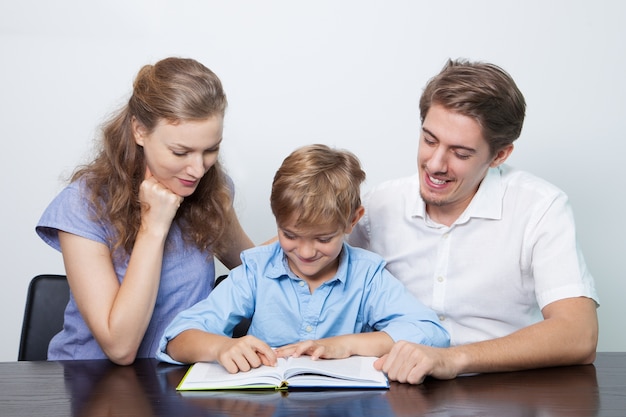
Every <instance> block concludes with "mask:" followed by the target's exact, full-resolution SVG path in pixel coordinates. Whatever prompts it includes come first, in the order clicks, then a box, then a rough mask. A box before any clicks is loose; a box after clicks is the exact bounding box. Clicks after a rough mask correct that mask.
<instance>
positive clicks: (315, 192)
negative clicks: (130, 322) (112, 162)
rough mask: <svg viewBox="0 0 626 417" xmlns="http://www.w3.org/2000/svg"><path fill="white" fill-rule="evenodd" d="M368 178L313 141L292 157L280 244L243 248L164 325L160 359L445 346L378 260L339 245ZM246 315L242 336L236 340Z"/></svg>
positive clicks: (284, 178) (272, 357)
mask: <svg viewBox="0 0 626 417" xmlns="http://www.w3.org/2000/svg"><path fill="white" fill-rule="evenodd" d="M364 180H365V173H364V172H363V170H362V169H361V166H360V163H359V161H358V159H357V158H356V157H355V156H354V155H353V154H351V153H350V152H346V151H340V150H333V149H330V148H329V147H327V146H325V145H311V146H306V147H303V148H300V149H298V150H296V151H295V152H293V153H292V154H291V155H290V156H288V157H287V158H286V159H285V160H284V161H283V164H282V165H281V167H280V168H279V170H278V171H277V173H276V175H275V177H274V182H273V185H272V193H271V197H270V202H271V207H272V212H273V214H274V216H275V218H276V224H277V226H278V243H273V244H271V245H265V246H260V247H257V248H253V249H250V250H247V251H244V252H243V254H242V261H243V264H242V265H241V266H240V267H237V268H235V269H233V270H232V271H231V273H230V277H229V279H227V280H225V281H224V282H222V283H221V284H220V285H219V286H217V287H216V288H215V290H214V291H213V293H212V295H211V296H209V297H207V298H206V299H205V300H204V301H201V302H199V303H198V304H196V305H195V306H194V307H192V308H190V309H188V310H186V311H183V312H181V313H180V314H179V315H178V316H177V317H176V318H175V319H174V321H173V322H172V323H171V324H170V325H169V326H168V328H167V329H166V330H165V334H164V335H163V338H162V339H161V343H160V346H159V352H158V353H157V358H158V359H160V360H163V361H168V362H178V363H194V362H201V361H203V362H208V361H218V362H219V363H220V364H222V366H224V368H226V369H227V370H228V371H229V372H231V373H235V372H238V371H247V370H249V369H251V368H256V367H258V366H260V365H262V364H263V365H274V364H275V363H276V358H277V357H286V356H292V355H293V356H299V355H302V354H306V355H310V356H311V357H312V358H313V359H317V358H345V357H348V356H352V355H360V356H381V355H383V354H385V353H387V352H389V350H390V349H391V347H392V346H393V344H394V341H397V340H408V341H412V342H413V343H420V344H426V345H429V346H448V345H449V336H448V333H447V332H446V331H445V330H444V329H443V327H442V326H441V325H440V324H439V322H438V319H437V316H436V315H435V314H434V312H433V311H432V310H430V309H427V308H426V307H424V306H423V305H422V304H421V303H420V302H418V301H417V299H415V298H413V297H412V296H411V295H409V293H408V292H407V291H406V290H405V288H404V287H403V286H402V284H400V282H399V281H397V280H396V279H395V278H394V277H393V276H392V275H391V274H390V273H389V272H388V271H387V270H385V269H384V267H385V263H384V261H383V260H382V258H380V257H379V256H378V255H375V254H374V253H372V252H368V251H364V250H362V249H356V248H352V247H350V246H348V245H347V244H346V243H344V236H345V234H347V233H350V232H351V231H352V228H353V227H354V225H355V224H356V223H357V222H358V221H359V219H360V218H361V216H363V213H364V209H363V207H362V206H361V199H360V185H361V183H362V182H363V181H364ZM242 318H251V324H250V328H249V330H248V335H247V336H244V337H242V338H238V339H233V338H231V337H230V335H231V334H232V330H233V328H234V327H235V325H236V324H237V323H238V322H239V321H240V320H241V319H242ZM272 347H278V348H277V349H272Z"/></svg>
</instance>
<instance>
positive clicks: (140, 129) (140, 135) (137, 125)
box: [130, 116, 148, 146]
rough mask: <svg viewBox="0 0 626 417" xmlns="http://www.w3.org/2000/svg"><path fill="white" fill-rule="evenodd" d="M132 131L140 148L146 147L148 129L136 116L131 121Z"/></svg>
mask: <svg viewBox="0 0 626 417" xmlns="http://www.w3.org/2000/svg"><path fill="white" fill-rule="evenodd" d="M130 123H131V129H132V131H133V138H134V139H135V143H136V144H137V145H139V146H144V140H145V138H146V136H147V135H148V129H146V127H145V126H144V125H143V123H141V122H140V121H139V120H137V118H135V116H133V118H132V119H131V121H130Z"/></svg>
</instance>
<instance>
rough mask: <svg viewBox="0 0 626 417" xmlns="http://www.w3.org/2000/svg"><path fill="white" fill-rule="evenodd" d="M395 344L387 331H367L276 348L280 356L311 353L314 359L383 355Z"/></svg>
mask: <svg viewBox="0 0 626 417" xmlns="http://www.w3.org/2000/svg"><path fill="white" fill-rule="evenodd" d="M392 346H393V339H392V338H391V337H390V336H389V335H388V334H387V333H385V332H367V333H355V334H346V335H341V336H333V337H327V338H324V339H318V340H305V341H302V342H298V343H292V344H290V345H285V346H282V347H280V348H278V349H276V355H277V356H278V357H288V356H295V357H298V356H301V355H309V356H311V358H312V359H314V360H315V359H320V358H322V359H340V358H347V357H349V356H354V355H358V356H376V357H379V356H382V355H384V354H386V353H388V352H389V351H390V350H391V348H392Z"/></svg>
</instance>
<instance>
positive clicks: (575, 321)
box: [375, 297, 598, 384]
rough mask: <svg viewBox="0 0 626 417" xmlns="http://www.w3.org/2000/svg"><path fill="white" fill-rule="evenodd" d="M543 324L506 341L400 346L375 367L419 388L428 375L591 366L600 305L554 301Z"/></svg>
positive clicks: (580, 299)
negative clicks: (443, 345)
mask: <svg viewBox="0 0 626 417" xmlns="http://www.w3.org/2000/svg"><path fill="white" fill-rule="evenodd" d="M542 313H543V316H544V320H543V321H541V322H539V323H536V324H533V325H531V326H528V327H526V328H523V329H520V330H518V331H516V332H514V333H512V334H510V335H508V336H504V337H500V338H497V339H493V340H487V341H483V342H477V343H470V344H467V345H461V346H455V347H451V348H432V347H427V346H422V345H416V344H412V343H407V342H398V343H396V344H395V345H394V347H393V348H392V350H391V352H390V353H389V354H388V355H385V356H383V357H382V358H380V359H379V360H378V361H376V363H375V366H376V367H377V368H378V369H382V370H383V371H384V372H386V373H387V375H388V376H389V378H390V379H391V380H395V381H399V382H409V383H413V384H419V383H421V382H423V380H424V378H425V377H426V376H432V377H435V378H439V379H452V378H455V377H457V376H458V375H460V374H466V373H475V372H479V373H485V372H505V371H518V370H523V369H533V368H542V367H549V366H562V365H578V364H589V363H592V362H593V361H594V359H595V354H596V347H597V344H598V318H597V313H596V303H595V302H594V301H593V300H592V299H590V298H586V297H578V298H567V299H563V300H559V301H555V302H553V303H551V304H549V305H547V306H546V307H544V309H543V310H542Z"/></svg>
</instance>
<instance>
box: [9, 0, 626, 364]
mask: <svg viewBox="0 0 626 417" xmlns="http://www.w3.org/2000/svg"><path fill="white" fill-rule="evenodd" d="M625 19H626V3H625V2H622V1H620V0H613V1H608V0H605V1H602V0H600V1H598V0H594V1H592V0H587V1H580V0H579V1H573V0H569V1H568V0H558V1H556V0H555V1H550V2H547V1H543V0H527V1H524V2H519V1H498V0H491V1H490V0H482V1H479V0H474V1H463V0H458V1H454V0H448V1H417V0H415V1H410V0H407V1H395V0H390V1H339V0H335V1H325V0H324V1H321V0H317V1H306V2H305V1H289V0H284V1H279V0H271V1H270V0H266V1H209V0H196V1H192V0H176V1H174V0H142V1H137V0H135V1H132V0H106V1H89V2H85V1H80V0H59V1H54V2H49V1H45V0H39V1H37V0H22V1H10V2H9V1H3V2H2V3H0V60H1V62H2V64H1V65H0V110H1V111H0V139H1V145H0V169H1V170H2V171H1V172H2V175H1V181H2V182H1V186H0V187H1V188H0V195H1V196H2V197H1V200H0V201H1V203H0V219H1V220H0V226H1V231H2V233H0V245H1V246H0V253H1V255H0V256H2V258H1V259H2V264H3V266H2V267H3V270H4V272H3V274H2V290H1V291H0V306H1V307H0V309H1V310H0V333H1V334H2V335H3V341H2V342H1V343H0V360H2V361H11V360H15V359H16V356H17V348H18V339H19V334H20V326H21V321H22V312H23V307H24V300H25V295H26V287H27V284H28V282H29V280H30V278H31V277H32V276H34V275H36V274H39V273H63V272H64V270H63V264H62V260H61V256H60V254H58V253H56V252H55V251H54V250H52V249H51V248H49V247H47V246H46V245H45V244H44V243H43V242H42V241H40V240H39V238H38V237H37V236H36V235H35V232H34V226H35V224H36V222H37V220H38V218H39V216H40V214H41V212H42V211H43V209H44V208H45V207H46V205H47V204H48V202H49V201H50V200H51V199H52V197H53V196H54V195H55V194H56V193H57V192H58V191H59V190H60V188H61V187H62V185H63V179H64V178H65V177H67V175H69V174H70V172H71V170H72V169H73V168H74V166H75V165H76V164H78V163H80V162H84V161H85V160H86V159H87V158H88V156H89V152H90V150H91V145H92V139H93V138H94V136H95V134H96V128H97V126H98V125H99V124H100V123H101V122H102V121H103V119H104V117H105V116H106V115H107V114H109V112H110V111H112V110H113V109H114V108H116V107H117V106H118V105H119V104H120V103H121V102H122V101H123V100H124V99H125V98H126V97H127V94H128V92H129V91H130V89H131V82H132V79H133V77H134V75H135V74H136V72H137V70H138V69H139V67H140V66H141V65H143V64H145V63H151V62H154V61H156V60H158V59H161V58H164V57H166V56H169V55H176V56H188V57H193V58H196V59H198V60H200V61H201V62H203V63H204V64H206V65H207V66H208V67H210V68H211V69H213V70H214V71H215V72H216V73H217V74H218V75H219V76H220V77H221V79H222V81H223V82H224V85H225V88H226V91H227V93H228V96H229V101H230V107H229V110H228V113H227V120H226V128H225V140H224V144H223V153H222V159H223V161H224V162H225V165H226V166H227V168H228V170H229V172H230V173H231V175H232V176H233V178H234V180H235V182H236V185H237V187H238V188H237V190H238V194H237V197H238V198H237V209H238V211H239V214H240V217H241V220H242V223H243V225H244V227H245V228H246V230H247V231H248V232H249V234H250V235H251V237H252V238H253V239H254V240H255V241H256V242H261V241H263V240H265V239H266V238H268V237H270V236H272V235H273V234H274V233H275V227H274V223H273V218H272V216H271V213H270V210H269V204H268V198H269V189H270V184H271V181H272V177H273V174H274V171H275V170H276V169H277V168H278V166H279V164H280V163H281V161H282V159H283V158H284V157H285V156H286V155H287V154H288V153H289V152H291V151H292V150H293V149H294V148H296V147H297V146H300V145H304V144H308V143H312V142H324V143H327V144H330V145H334V146H338V147H343V148H347V149H350V150H352V151H353V152H355V153H356V154H357V155H358V156H359V157H360V158H361V160H362V163H363V165H364V167H365V169H366V171H367V173H368V182H367V184H366V187H365V188H366V189H367V188H369V187H371V186H372V185H374V184H377V183H379V182H381V181H383V180H386V179H389V178H392V177H397V176H402V175H406V174H410V173H412V172H414V170H415V169H416V168H415V153H416V148H417V137H418V128H419V118H418V108H417V102H418V98H419V95H420V92H421V89H422V87H423V86H424V84H425V83H426V81H427V79H428V78H429V77H431V76H432V75H434V74H435V73H436V72H438V71H439V69H440V68H441V67H442V66H443V64H444V63H445V61H446V59H447V58H448V57H467V58H471V59H480V60H487V61H492V62H494V63H497V64H499V65H501V66H502V67H504V68H505V69H507V70H508V71H509V72H510V73H511V74H512V75H513V76H514V78H515V79H516V80H517V82H518V84H519V86H520V88H521V89H522V91H523V92H524V94H525V96H526V99H527V102H528V116H527V121H526V124H525V127H524V131H523V133H522V137H521V138H520V139H519V141H518V142H517V148H516V150H515V152H514V154H513V156H512V158H511V159H510V162H511V163H512V164H513V165H516V166H518V167H523V168H525V169H528V170H529V171H532V172H534V173H536V174H538V175H540V176H543V177H545V178H547V179H548V180H550V181H552V182H554V183H555V184H557V185H558V186H560V187H562V188H563V189H564V190H565V191H566V192H568V193H569V195H570V197H571V200H572V204H573V207H574V211H575V215H576V217H577V221H578V235H579V239H580V243H581V245H582V247H583V250H584V251H585V255H586V258H587V262H588V264H589V267H590V269H591V271H592V272H593V274H594V276H595V278H596V281H597V288H598V290H599V293H600V297H601V301H602V306H601V308H600V309H599V316H600V323H601V335H600V344H599V350H603V351H624V350H626V332H624V325H623V320H624V317H626V307H625V305H626V303H624V295H626V279H624V272H623V270H622V267H621V266H620V265H619V263H618V261H619V260H620V257H621V256H625V255H626V251H625V249H626V245H625V244H624V236H625V235H626V226H625V223H626V220H624V218H625V216H624V214H623V213H625V212H626V205H625V203H624V200H625V199H624V197H623V194H624V191H623V189H622V187H623V184H624V171H623V169H621V167H620V165H621V164H623V163H624V162H623V161H624V156H625V155H626V145H624V140H625V137H624V133H623V120H624V116H626V108H625V103H626V77H625V76H624V68H626V52H625V49H624V45H623V42H624V39H626V25H624V22H625V21H626V20H625Z"/></svg>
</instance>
